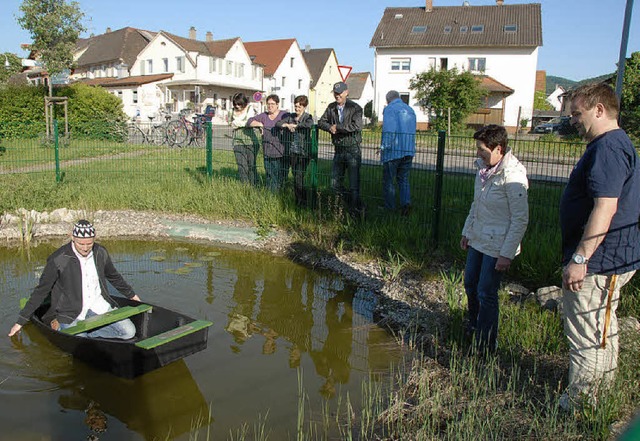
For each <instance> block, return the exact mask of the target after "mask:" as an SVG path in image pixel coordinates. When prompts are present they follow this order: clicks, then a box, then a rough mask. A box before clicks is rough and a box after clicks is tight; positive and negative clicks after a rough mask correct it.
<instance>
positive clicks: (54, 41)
mask: <svg viewBox="0 0 640 441" xmlns="http://www.w3.org/2000/svg"><path fill="white" fill-rule="evenodd" d="M20 12H22V16H20V17H18V23H19V24H20V26H21V27H22V28H23V29H24V30H26V31H28V32H29V33H30V34H31V39H32V40H33V42H32V44H31V50H32V51H34V52H35V53H37V54H38V56H39V57H40V59H41V60H42V62H43V63H44V66H45V68H46V69H47V72H48V74H49V78H51V76H53V75H55V74H59V73H62V72H64V71H65V70H66V69H70V68H71V67H72V66H73V52H74V49H75V45H76V41H77V40H78V37H79V36H80V33H81V32H84V31H85V28H84V26H83V25H82V19H83V17H84V13H83V12H82V11H81V10H80V5H79V3H78V2H76V1H71V2H70V3H67V2H66V0H23V2H22V4H21V5H20ZM49 94H50V95H51V82H49Z"/></svg>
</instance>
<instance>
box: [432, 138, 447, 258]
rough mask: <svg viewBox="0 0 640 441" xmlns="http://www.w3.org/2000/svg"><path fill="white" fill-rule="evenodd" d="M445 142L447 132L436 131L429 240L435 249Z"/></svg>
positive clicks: (438, 230) (440, 207)
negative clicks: (436, 151)
mask: <svg viewBox="0 0 640 441" xmlns="http://www.w3.org/2000/svg"><path fill="white" fill-rule="evenodd" d="M446 142H447V132H446V131H444V130H439V131H438V154H437V156H436V183H435V184H436V185H435V188H434V195H433V230H432V231H433V234H432V236H431V240H432V242H433V245H434V246H435V247H437V246H438V238H439V236H440V212H441V211H442V181H443V179H444V152H445V145H446Z"/></svg>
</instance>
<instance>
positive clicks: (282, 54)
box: [244, 38, 311, 111]
mask: <svg viewBox="0 0 640 441" xmlns="http://www.w3.org/2000/svg"><path fill="white" fill-rule="evenodd" d="M244 45H245V47H246V48H247V52H248V53H249V55H250V56H251V58H252V60H253V62H254V63H258V64H260V65H263V66H264V81H263V86H262V90H264V91H265V92H266V94H267V95H269V94H276V95H278V97H279V98H280V108H281V109H283V110H287V111H293V100H294V99H295V97H296V96H298V95H307V96H308V95H309V87H310V85H311V73H310V72H309V68H308V67H307V63H306V62H305V60H304V57H303V56H302V52H301V51H300V46H298V42H297V41H296V39H295V38H289V39H285V40H267V41H252V42H247V43H245V44H244Z"/></svg>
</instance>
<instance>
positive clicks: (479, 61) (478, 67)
mask: <svg viewBox="0 0 640 441" xmlns="http://www.w3.org/2000/svg"><path fill="white" fill-rule="evenodd" d="M486 68H487V59H486V58H469V70H470V71H471V72H484V71H485V70H486Z"/></svg>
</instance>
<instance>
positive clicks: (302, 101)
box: [293, 95, 309, 107]
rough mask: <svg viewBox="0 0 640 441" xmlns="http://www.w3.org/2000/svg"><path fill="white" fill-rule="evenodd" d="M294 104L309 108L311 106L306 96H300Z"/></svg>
mask: <svg viewBox="0 0 640 441" xmlns="http://www.w3.org/2000/svg"><path fill="white" fill-rule="evenodd" d="M293 104H300V105H301V106H303V107H307V106H308V105H309V98H307V96H306V95H298V96H297V97H296V99H294V100H293Z"/></svg>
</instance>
